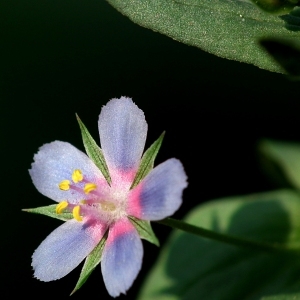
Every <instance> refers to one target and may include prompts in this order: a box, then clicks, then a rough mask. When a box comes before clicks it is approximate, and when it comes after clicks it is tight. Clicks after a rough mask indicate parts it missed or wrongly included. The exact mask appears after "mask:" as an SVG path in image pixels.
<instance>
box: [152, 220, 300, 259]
mask: <svg viewBox="0 0 300 300" xmlns="http://www.w3.org/2000/svg"><path fill="white" fill-rule="evenodd" d="M157 223H159V224H163V225H166V226H169V227H172V228H175V229H179V230H182V231H185V232H187V233H191V234H194V235H197V236H200V237H203V238H209V239H212V240H215V241H218V242H222V243H226V244H230V245H234V246H239V247H245V248H248V249H251V250H257V251H265V252H277V253H278V252H285V253H287V252H289V253H297V252H298V254H299V252H300V251H299V248H292V247H287V246H284V245H280V244H275V243H274V244H271V243H266V242H259V241H254V240H251V239H245V238H241V237H237V236H232V235H228V234H223V233H218V232H215V231H212V230H208V229H204V228H201V227H197V226H194V225H191V224H188V223H185V222H182V221H179V220H176V219H172V218H166V219H164V220H161V221H157Z"/></svg>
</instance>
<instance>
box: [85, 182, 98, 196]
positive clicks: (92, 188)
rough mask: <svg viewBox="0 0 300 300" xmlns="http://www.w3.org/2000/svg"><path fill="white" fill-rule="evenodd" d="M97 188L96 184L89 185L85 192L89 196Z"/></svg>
mask: <svg viewBox="0 0 300 300" xmlns="http://www.w3.org/2000/svg"><path fill="white" fill-rule="evenodd" d="M96 188H97V186H96V184H95V183H87V184H86V185H85V187H84V189H83V190H84V192H85V193H86V194H88V193H90V192H91V191H93V190H95V189H96Z"/></svg>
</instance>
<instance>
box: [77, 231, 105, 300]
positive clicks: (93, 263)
mask: <svg viewBox="0 0 300 300" xmlns="http://www.w3.org/2000/svg"><path fill="white" fill-rule="evenodd" d="M106 240H107V234H105V235H104V237H103V238H102V239H101V240H100V242H99V244H98V245H97V246H96V247H95V248H94V250H93V251H92V252H91V253H90V254H89V255H88V256H87V258H86V259H85V262H84V265H83V267H82V270H81V272H80V276H79V279H78V281H77V284H76V286H75V288H74V290H73V291H72V293H71V295H73V294H74V293H75V292H76V291H77V290H79V289H80V288H81V287H82V285H83V284H84V283H85V282H86V281H87V279H88V278H89V277H90V275H91V274H92V272H93V271H94V270H95V268H96V267H97V266H98V265H99V263H100V262H101V258H102V252H103V249H104V246H105V242H106Z"/></svg>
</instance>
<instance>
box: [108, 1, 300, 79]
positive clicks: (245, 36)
mask: <svg viewBox="0 0 300 300" xmlns="http://www.w3.org/2000/svg"><path fill="white" fill-rule="evenodd" d="M108 2H109V3H110V4H111V5H113V6H114V7H115V8H116V9H117V10H119V11H120V12H121V13H122V14H124V15H125V16H127V17H129V18H130V19H131V20H132V21H133V22H135V23H137V24H139V25H141V26H143V27H146V28H149V29H152V30H154V31H157V32H160V33H162V34H165V35H167V36H169V37H171V38H173V39H175V40H177V41H180V42H182V43H185V44H188V45H191V46H196V47H199V48H201V49H203V50H204V51H207V52H210V53H212V54H215V55H217V56H220V57H224V58H227V59H233V60H237V61H241V62H245V63H249V64H254V65H256V66H258V67H260V68H262V69H266V70H270V71H274V72H282V73H284V69H283V68H282V67H281V66H279V65H278V64H277V63H276V62H275V61H274V60H273V59H272V58H271V57H270V56H269V55H268V54H267V53H266V52H265V51H264V49H263V48H262V47H261V46H260V45H259V43H258V41H259V40H261V39H262V38H266V37H268V38H278V37H280V38H286V39H291V40H297V39H299V37H300V32H299V29H300V24H298V23H299V22H298V20H299V18H298V17H297V18H298V19H296V18H295V16H294V15H292V14H293V12H292V13H291V17H290V15H288V14H287V13H286V15H285V16H284V17H279V16H278V15H274V14H269V13H266V12H264V11H263V10H261V9H260V8H259V7H257V6H256V5H254V4H253V3H251V2H250V0H249V1H243V0H232V1H229V0H164V1H161V0H139V1H136V0H108ZM295 19H296V20H295ZM290 22H292V23H293V25H292V26H290ZM295 22H296V23H297V24H296V23H295Z"/></svg>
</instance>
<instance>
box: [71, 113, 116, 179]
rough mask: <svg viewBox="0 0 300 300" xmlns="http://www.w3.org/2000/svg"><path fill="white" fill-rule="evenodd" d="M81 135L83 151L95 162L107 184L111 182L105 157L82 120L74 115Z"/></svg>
mask: <svg viewBox="0 0 300 300" xmlns="http://www.w3.org/2000/svg"><path fill="white" fill-rule="evenodd" d="M76 118H77V121H78V124H79V127H80V130H81V135H82V141H83V144H84V148H85V151H86V153H87V155H88V156H89V158H90V159H91V160H92V161H93V162H94V163H95V165H96V166H97V167H98V168H99V170H100V171H101V173H102V174H103V176H104V178H105V179H106V181H107V182H108V184H110V183H111V178H110V175H109V171H108V167H107V164H106V161H105V158H104V156H103V153H102V150H101V149H100V147H99V146H98V145H97V143H96V142H95V140H94V139H93V137H92V136H91V135H90V133H89V132H88V130H87V128H86V127H85V125H84V124H83V123H82V121H81V120H80V119H79V117H78V116H77V115H76Z"/></svg>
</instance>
